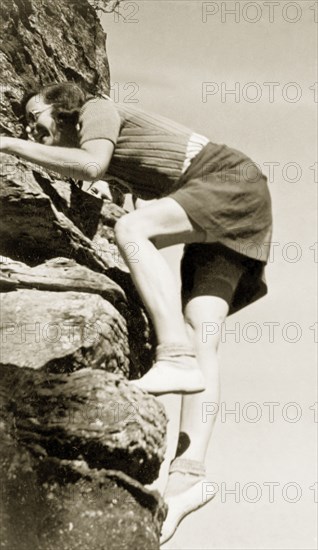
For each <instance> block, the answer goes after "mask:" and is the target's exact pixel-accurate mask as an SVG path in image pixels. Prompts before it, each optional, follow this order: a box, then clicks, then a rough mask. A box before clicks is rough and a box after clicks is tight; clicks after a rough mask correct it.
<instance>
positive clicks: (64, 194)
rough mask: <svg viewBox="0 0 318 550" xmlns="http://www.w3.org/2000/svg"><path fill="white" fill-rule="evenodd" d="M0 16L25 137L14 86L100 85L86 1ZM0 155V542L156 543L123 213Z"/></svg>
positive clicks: (153, 411) (158, 431)
mask: <svg viewBox="0 0 318 550" xmlns="http://www.w3.org/2000/svg"><path fill="white" fill-rule="evenodd" d="M1 19H2V38H3V42H2V44H1V47H0V55H1V63H2V83H1V95H2V98H1V99H2V101H1V133H5V134H7V135H14V136H22V137H23V136H24V130H23V127H22V125H21V115H22V113H21V110H20V100H21V97H22V95H23V93H24V91H25V90H26V89H28V88H29V87H34V86H38V85H42V84H47V83H49V82H52V81H65V80H73V81H75V82H77V83H79V84H81V85H82V86H84V87H85V88H86V89H87V90H90V91H91V92H93V93H94V92H96V91H98V90H99V91H102V92H106V93H107V92H108V91H109V69H108V62H107V55H106V50H105V39H106V36H105V34H104V32H103V30H102V28H101V26H100V23H99V21H98V17H97V16H96V12H95V11H94V9H93V7H92V6H91V5H90V3H88V2H87V1H86V0H54V2H51V1H50V0H32V1H30V0H3V1H2V3H1ZM1 167H2V168H1V188H0V214H1V217H0V254H1V258H0V264H1V277H0V291H1V297H0V299H1V327H0V328H1V350H2V351H1V358H0V370H1V383H0V399H1V422H0V428H1V440H2V444H1V451H0V453H1V454H0V471H1V484H2V488H3V492H2V502H1V512H0V513H1V516H2V517H1V524H2V527H3V529H2V546H1V547H2V548H6V549H7V550H31V549H32V550H37V549H39V550H51V549H53V548H54V549H56V548H58V549H59V550H75V549H77V548H81V549H82V550H86V549H87V550H106V549H107V550H126V549H127V550H128V548H129V550H137V549H138V550H139V549H140V548H146V549H147V550H155V549H158V547H159V543H158V539H159V532H160V528H161V524H162V521H163V517H164V514H165V506H164V504H163V502H162V500H161V498H160V496H159V494H158V493H156V492H151V491H149V490H147V488H146V487H145V484H148V483H151V482H152V481H153V480H154V479H156V477H157V476H158V472H159V467H160V463H161V462H162V460H163V455H164V450H165V428H166V416H165V412H164V410H163V407H162V406H161V405H160V403H159V402H158V401H157V400H156V399H155V398H154V397H152V396H150V395H147V394H145V393H143V392H141V391H140V390H138V389H137V388H135V387H134V386H133V385H131V384H129V383H128V381H127V379H129V378H135V377H137V376H139V375H141V374H142V373H143V372H145V371H146V370H147V369H148V368H149V366H150V365H151V361H152V357H153V348H154V336H153V331H152V328H151V324H150V322H149V319H148V318H147V315H146V313H145V311H144V309H143V306H142V304H141V302H140V300H139V298H138V295H137V294H136V291H135V290H134V288H133V285H132V283H131V280H130V276H129V274H128V273H127V269H126V268H125V267H124V265H123V262H122V260H121V258H120V256H119V253H118V250H117V248H116V245H115V242H114V234H113V227H114V224H115V222H116V220H117V219H118V218H119V217H120V216H121V215H122V214H123V213H124V210H123V208H122V206H121V203H120V201H116V202H117V204H115V202H113V201H111V200H104V201H102V200H100V199H98V198H96V197H94V196H91V195H89V194H87V193H85V192H83V191H82V190H80V189H79V188H78V187H77V186H76V185H74V183H73V182H71V181H64V180H62V179H58V178H57V177H56V174H53V173H48V172H46V171H44V170H42V169H39V168H38V167H37V166H35V165H31V164H30V163H26V162H23V161H21V160H20V159H18V158H17V157H14V156H9V155H1Z"/></svg>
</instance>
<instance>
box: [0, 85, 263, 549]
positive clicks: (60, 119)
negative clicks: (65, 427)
mask: <svg viewBox="0 0 318 550" xmlns="http://www.w3.org/2000/svg"><path fill="white" fill-rule="evenodd" d="M23 107H24V109H25V117H26V124H27V128H26V130H27V132H28V135H29V139H28V140H24V139H19V138H9V137H3V138H2V140H1V142H2V143H1V150H2V151H4V152H6V153H9V154H15V155H18V156H20V157H21V158H23V159H25V160H27V161H31V162H34V163H37V164H39V165H40V166H42V167H44V168H47V169H53V170H54V171H56V172H58V173H60V174H61V175H62V176H67V177H69V176H72V177H73V178H75V179H78V180H84V181H91V182H94V181H95V180H101V179H104V180H105V181H107V178H108V177H109V176H112V177H115V178H116V179H117V181H118V182H119V183H118V185H119V186H121V190H122V191H123V192H125V193H127V192H130V193H132V194H133V195H134V196H135V197H137V198H139V199H142V200H144V201H150V202H149V203H143V205H142V206H143V207H142V208H137V209H136V210H134V211H132V212H130V213H128V214H125V215H124V216H123V217H122V218H121V219H120V220H119V221H118V222H117V224H116V226H115V236H116V240H117V244H118V247H119V250H120V252H121V254H122V256H123V258H124V260H125V262H126V263H127V266H128V267H129V269H130V273H131V276H132V278H133V281H134V284H135V286H136V288H137V290H138V292H139V294H140V296H141V298H142V300H143V302H144V304H145V307H146V308H147V310H148V312H149V315H150V316H151V318H152V321H153V324H154V327H155V331H156V336H157V342H158V345H157V350H156V361H155V364H154V365H153V367H152V368H151V369H150V371H148V373H146V374H145V375H144V376H143V377H142V378H140V379H139V380H134V381H133V383H134V384H136V385H137V386H138V387H139V388H142V389H143V390H145V391H148V392H151V393H154V394H163V393H170V392H175V393H181V394H183V401H182V414H181V424H180V434H184V435H185V437H186V439H187V441H188V446H187V447H186V448H185V447H183V448H182V445H181V450H179V455H180V454H181V455H182V456H178V457H176V458H175V460H173V461H172V463H171V468H170V475H169V480H168V485H167V489H166V493H165V498H166V500H167V502H168V504H169V513H168V517H167V519H166V522H165V525H164V533H163V541H164V540H167V539H168V538H170V536H171V535H172V534H173V532H174V531H175V529H176V526H177V525H178V522H179V521H180V519H182V517H183V516H184V515H185V514H186V513H188V512H190V511H192V510H194V509H196V508H198V507H199V506H201V505H202V504H204V503H205V502H207V501H208V500H209V499H210V498H212V496H213V491H210V492H208V493H207V496H206V498H205V499H204V498H203V496H202V495H203V492H202V487H203V485H202V484H203V483H204V482H207V481H208V480H207V479H206V477H205V469H204V463H205V456H206V452H207V446H208V443H209V440H210V436H211V432H212V428H213V424H214V421H215V417H216V415H211V416H210V415H207V418H206V420H207V421H206V422H203V421H202V410H203V409H202V407H203V403H214V404H217V403H218V401H219V367H218V357H217V350H218V344H219V340H220V327H221V323H223V322H224V320H225V318H226V316H227V315H229V314H232V313H234V312H235V311H238V310H239V309H241V308H243V307H245V306H247V305H249V304H250V303H252V302H253V301H255V300H257V299H258V298H260V297H261V296H263V295H264V294H265V293H266V283H265V280H264V266H265V264H266V262H267V259H268V253H269V244H270V238H271V205H270V197H269V192H268V188H267V184H266V178H265V177H264V176H263V175H262V174H261V172H260V171H259V169H258V167H257V166H256V165H255V164H254V163H253V162H252V161H251V160H250V159H249V158H248V157H247V156H245V155H244V154H242V153H240V152H239V151H236V150H234V149H231V148H229V147H227V146H225V145H217V144H215V143H212V142H211V141H210V140H209V139H208V138H206V137H205V136H202V135H199V134H196V133H194V132H192V131H191V130H189V129H188V128H186V127H183V126H181V125H179V124H176V123H174V122H172V121H171V120H168V119H165V118H162V117H159V116H157V115H153V114H149V113H145V112H143V111H140V110H136V109H133V108H132V107H131V106H129V105H127V104H118V103H114V102H113V101H111V100H110V98H108V97H107V96H103V97H100V96H92V95H89V94H86V93H85V92H84V91H83V90H82V89H81V88H79V87H78V86H77V85H75V84H73V83H62V84H52V85H48V86H46V87H44V88H42V89H40V90H38V91H36V92H34V91H33V92H32V93H30V94H28V95H27V96H26V97H25V99H24V101H23ZM152 199H157V200H152ZM137 206H138V200H137ZM130 243H134V245H135V249H136V250H137V253H135V254H134V255H133V256H132V255H131V254H129V252H130V251H131V248H130V247H129V246H127V245H129V244H130ZM180 243H183V244H185V245H186V246H185V249H184V254H183V258H182V262H181V282H182V288H181V296H180V292H179V290H178V288H177V284H176V282H175V280H174V277H173V275H172V274H171V272H170V269H169V267H168V265H167V264H166V262H165V260H164V258H163V257H162V255H161V254H160V253H159V252H158V248H160V247H164V246H171V245H174V244H180ZM179 449H180V446H179Z"/></svg>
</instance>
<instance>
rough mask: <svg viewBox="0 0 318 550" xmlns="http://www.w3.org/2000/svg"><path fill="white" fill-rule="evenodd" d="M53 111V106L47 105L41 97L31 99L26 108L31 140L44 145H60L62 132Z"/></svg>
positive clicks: (28, 132) (27, 128)
mask: <svg viewBox="0 0 318 550" xmlns="http://www.w3.org/2000/svg"><path fill="white" fill-rule="evenodd" d="M52 109H53V105H49V104H47V103H45V102H44V100H43V98H42V97H41V96H40V95H35V96H33V97H31V99H29V101H28V102H27V104H26V107H25V114H26V120H27V123H28V125H27V127H26V131H27V134H28V136H29V139H31V140H32V141H36V142H38V143H43V144H44V145H60V142H61V132H60V130H59V129H58V127H57V125H56V122H55V120H54V118H53V117H52Z"/></svg>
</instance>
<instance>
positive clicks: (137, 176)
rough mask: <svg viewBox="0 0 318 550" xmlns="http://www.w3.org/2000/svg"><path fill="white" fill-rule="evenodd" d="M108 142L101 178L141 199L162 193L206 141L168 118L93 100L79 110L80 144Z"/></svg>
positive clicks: (170, 188) (106, 100)
mask: <svg viewBox="0 0 318 550" xmlns="http://www.w3.org/2000/svg"><path fill="white" fill-rule="evenodd" d="M92 139H108V140H110V141H112V142H113V143H114V146H115V148H114V153H113V156H112V159H111V162H110V164H109V167H108V171H107V173H106V174H105V175H104V176H103V178H102V179H104V180H106V181H108V182H110V183H112V182H114V181H115V182H116V186H117V187H119V188H120V190H121V191H122V192H124V193H127V192H128V193H133V194H134V195H136V196H137V197H140V198H142V199H146V200H147V199H153V198H159V197H163V196H165V195H168V194H169V193H171V192H172V191H174V190H175V189H177V188H178V180H179V178H180V176H181V175H182V174H183V173H184V172H185V171H186V170H187V168H188V167H189V166H190V164H191V160H192V159H193V158H194V157H195V156H196V155H197V154H198V153H199V152H200V150H201V149H202V148H203V147H204V146H205V145H207V143H208V142H209V140H208V139H207V138H206V137H204V136H201V135H199V134H196V133H193V132H191V130H189V129H188V128H186V127H185V126H182V125H181V124H178V123H175V122H173V121H171V120H170V119H168V118H164V117H162V116H159V115H154V114H151V113H146V112H144V111H142V110H139V109H136V108H134V107H132V106H131V105H128V104H125V103H114V102H113V101H112V100H111V99H110V98H107V96H106V97H103V98H101V97H95V98H93V99H90V100H89V101H87V102H86V103H85V104H84V105H83V107H82V109H81V112H80V118H79V140H80V145H82V144H83V143H84V142H86V141H89V140H92Z"/></svg>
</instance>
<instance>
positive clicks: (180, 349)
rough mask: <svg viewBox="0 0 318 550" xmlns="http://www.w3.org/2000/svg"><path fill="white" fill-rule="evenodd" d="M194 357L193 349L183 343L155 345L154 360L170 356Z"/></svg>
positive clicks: (167, 358)
mask: <svg viewBox="0 0 318 550" xmlns="http://www.w3.org/2000/svg"><path fill="white" fill-rule="evenodd" d="M185 356H186V357H195V352H194V349H193V348H192V347H191V346H186V345H184V344H159V345H158V346H157V347H156V361H166V360H169V359H171V358H172V357H174V358H177V357H185Z"/></svg>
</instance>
